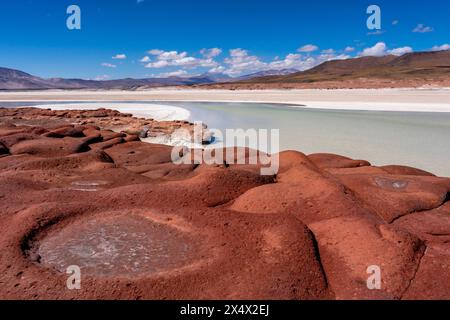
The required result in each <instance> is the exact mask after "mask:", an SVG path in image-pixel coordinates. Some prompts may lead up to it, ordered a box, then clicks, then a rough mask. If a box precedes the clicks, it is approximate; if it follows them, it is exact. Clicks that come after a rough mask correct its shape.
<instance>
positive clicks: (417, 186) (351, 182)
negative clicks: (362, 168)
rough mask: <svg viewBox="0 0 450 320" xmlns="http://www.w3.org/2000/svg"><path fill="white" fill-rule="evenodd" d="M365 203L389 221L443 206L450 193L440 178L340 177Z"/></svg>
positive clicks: (359, 175)
mask: <svg viewBox="0 0 450 320" xmlns="http://www.w3.org/2000/svg"><path fill="white" fill-rule="evenodd" d="M337 177H338V178H339V179H340V180H341V181H342V183H343V184H344V185H345V186H346V187H347V188H349V189H351V190H352V191H353V192H354V193H355V194H357V196H358V197H359V198H361V199H362V200H363V201H364V203H366V204H367V205H368V206H369V207H370V208H372V209H373V210H374V211H376V212H377V214H378V215H379V216H380V217H382V218H383V219H384V220H385V221H386V222H388V223H391V222H392V221H394V220H395V219H397V218H399V217H401V216H404V215H406V214H409V213H413V212H417V211H423V210H431V209H433V208H436V207H438V206H440V205H441V204H442V203H443V202H444V200H445V198H446V195H447V192H449V191H450V188H449V186H447V185H445V184H440V183H437V181H436V178H433V177H422V176H414V177H412V176H397V175H379V174H372V175H367V174H353V175H349V174H344V175H337Z"/></svg>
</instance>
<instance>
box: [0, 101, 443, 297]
mask: <svg viewBox="0 0 450 320" xmlns="http://www.w3.org/2000/svg"><path fill="white" fill-rule="evenodd" d="M178 126H181V127H191V125H190V124H188V123H184V122H183V123H181V122H173V123H163V124H161V123H156V122H154V121H151V120H144V119H136V118H133V117H131V116H130V115H123V114H119V113H116V112H114V111H110V110H99V111H64V112H63V111H58V112H56V111H49V110H37V109H19V110H16V109H4V110H3V109H0V284H1V286H0V298H1V299H448V298H449V297H450V272H449V271H450V197H449V193H450V179H448V178H438V177H435V176H433V175H432V174H430V173H427V172H424V171H421V170H418V169H413V168H408V167H400V166H386V167H374V166H371V165H370V163H369V162H367V161H362V160H352V159H348V158H344V157H341V156H338V155H329V154H315V155H308V156H307V155H305V154H303V153H300V152H294V151H288V152H283V153H281V154H280V164H281V166H280V171H279V173H278V174H277V175H274V176H261V175H260V166H259V165H232V164H230V163H224V164H223V165H219V166H207V165H203V164H194V163H193V164H184V165H180V166H179V165H175V164H173V163H172V161H171V150H172V149H171V147H169V146H164V145H155V144H148V143H143V142H141V141H139V136H148V135H152V134H157V132H162V133H164V134H167V133H170V132H171V130H173V129H174V128H175V127H178ZM162 133H161V134H162ZM228 151H229V150H228ZM234 151H236V150H234ZM180 156H183V155H180ZM235 156H236V157H238V154H237V153H235ZM246 157H248V153H247V154H246ZM73 265H78V266H79V267H80V268H81V273H82V277H81V280H82V281H81V289H80V290H69V289H68V288H67V285H66V283H67V279H68V277H69V275H68V274H66V271H67V268H68V267H69V266H73ZM370 266H379V268H380V270H381V281H382V283H381V289H380V290H369V289H368V288H367V279H368V277H369V276H370V275H369V274H367V269H368V267H370Z"/></svg>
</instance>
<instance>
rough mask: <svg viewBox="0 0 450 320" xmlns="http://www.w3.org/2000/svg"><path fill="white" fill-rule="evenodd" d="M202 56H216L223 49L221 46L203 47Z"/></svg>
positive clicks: (208, 57)
mask: <svg viewBox="0 0 450 320" xmlns="http://www.w3.org/2000/svg"><path fill="white" fill-rule="evenodd" d="M200 53H201V55H202V56H204V57H205V58H207V59H211V58H215V57H217V56H218V55H220V54H221V53H222V49H219V48H210V49H206V48H204V49H202V50H200Z"/></svg>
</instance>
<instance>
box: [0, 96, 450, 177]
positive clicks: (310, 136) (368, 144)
mask: <svg viewBox="0 0 450 320" xmlns="http://www.w3.org/2000/svg"><path fill="white" fill-rule="evenodd" d="M148 102H149V103H158V104H166V105H173V106H178V107H183V108H185V109H187V110H189V111H190V113H191V118H190V120H191V121H203V122H204V123H206V124H207V125H208V126H209V127H210V128H214V129H220V130H222V131H225V129H227V128H229V129H233V128H240V129H280V148H281V150H289V149H292V150H299V151H302V152H304V153H306V154H311V153H318V152H326V153H336V154H340V155H345V156H348V157H351V158H357V159H365V160H369V161H371V162H372V163H373V164H374V165H388V164H399V165H408V166H412V167H417V168H420V169H423V170H427V171H430V172H433V173H435V174H437V175H440V176H447V177H450V113H424V112H374V111H341V110H317V109H302V108H297V107H294V106H287V105H275V104H251V103H215V102H214V103H212V102H211V103H209V102H208V103H198V102H195V103H194V102H166V101H165V102H155V101H153V102H151V101H148ZM115 103H117V102H115ZM124 103H128V102H124ZM136 103H139V104H142V103H145V101H139V102H136ZM36 104H44V103H43V102H41V103H23V102H21V103H15V104H10V103H1V105H2V106H11V105H22V106H23V105H36Z"/></svg>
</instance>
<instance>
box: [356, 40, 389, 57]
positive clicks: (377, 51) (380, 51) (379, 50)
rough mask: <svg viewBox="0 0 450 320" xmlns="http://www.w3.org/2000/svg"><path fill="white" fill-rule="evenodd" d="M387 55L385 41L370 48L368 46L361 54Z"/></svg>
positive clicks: (363, 55) (365, 55)
mask: <svg viewBox="0 0 450 320" xmlns="http://www.w3.org/2000/svg"><path fill="white" fill-rule="evenodd" d="M384 55H386V44H385V43H384V42H378V43H377V44H376V45H374V46H373V47H370V48H366V49H364V50H363V52H361V54H360V56H362V57H368V56H373V57H381V56H384Z"/></svg>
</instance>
